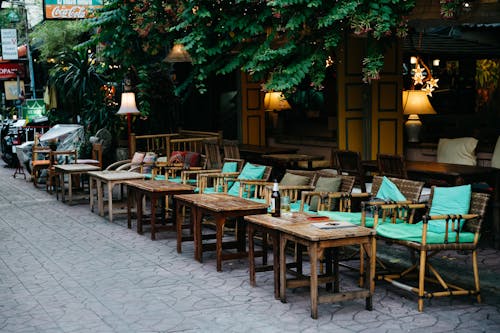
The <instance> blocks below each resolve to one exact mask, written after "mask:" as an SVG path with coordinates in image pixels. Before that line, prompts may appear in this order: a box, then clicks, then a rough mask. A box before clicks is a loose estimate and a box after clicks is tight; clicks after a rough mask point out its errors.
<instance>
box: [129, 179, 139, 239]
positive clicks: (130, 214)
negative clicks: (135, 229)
mask: <svg viewBox="0 0 500 333" xmlns="http://www.w3.org/2000/svg"><path fill="white" fill-rule="evenodd" d="M137 211H139V208H137ZM127 228H129V229H132V190H131V189H130V186H127Z"/></svg>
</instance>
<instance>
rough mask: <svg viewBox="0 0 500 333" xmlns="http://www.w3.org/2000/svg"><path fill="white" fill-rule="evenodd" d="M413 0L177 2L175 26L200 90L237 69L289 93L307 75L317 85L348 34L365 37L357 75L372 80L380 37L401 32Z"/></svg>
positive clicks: (380, 61) (378, 62) (379, 57)
mask: <svg viewBox="0 0 500 333" xmlns="http://www.w3.org/2000/svg"><path fill="white" fill-rule="evenodd" d="M414 5H415V1H414V0H353V1H339V0H336V1H331V0H218V1H212V0H201V1H191V0H185V1H182V7H183V8H182V13H181V15H180V18H179V23H178V25H177V26H175V27H174V28H173V31H177V32H179V33H181V34H182V35H183V37H182V38H181V39H180V42H181V43H183V44H184V46H185V47H186V49H187V51H188V52H189V53H190V54H191V56H192V58H193V64H194V71H193V75H192V79H194V81H195V82H197V84H198V87H199V89H200V90H204V89H205V86H204V83H203V82H204V81H205V80H206V79H207V78H208V77H209V76H210V75H213V74H226V73H229V72H231V71H234V70H237V69H242V70H244V71H246V72H248V73H250V74H253V75H254V77H256V78H258V79H264V80H265V81H266V83H265V87H264V88H266V89H275V90H285V91H286V90H292V89H293V88H294V87H296V86H297V85H298V84H299V83H300V82H301V81H302V80H304V79H305V78H306V76H309V77H310V79H311V81H312V83H313V84H314V85H315V86H320V85H321V83H322V81H323V79H324V75H325V70H324V68H325V61H326V60H327V59H328V58H329V57H334V52H335V49H336V48H337V47H339V46H340V44H341V42H342V40H343V38H344V37H345V36H346V34H347V33H349V32H353V33H355V34H364V35H366V36H367V38H368V40H369V41H371V40H372V41H374V42H369V45H370V47H369V49H368V54H367V55H366V58H365V59H364V61H363V63H362V64H360V66H362V67H363V69H364V70H363V73H364V79H365V81H369V80H371V79H376V78H378V72H379V70H380V69H381V67H382V65H383V56H382V54H383V49H384V48H383V46H384V43H383V42H384V41H386V40H390V39H392V38H395V36H398V37H400V36H403V35H404V34H405V32H406V24H405V20H404V16H405V15H406V14H408V13H409V11H410V10H411V9H412V8H413V7H414Z"/></svg>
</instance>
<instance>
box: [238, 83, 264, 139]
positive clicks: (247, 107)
mask: <svg viewBox="0 0 500 333" xmlns="http://www.w3.org/2000/svg"><path fill="white" fill-rule="evenodd" d="M260 84H261V83H260V82H257V81H253V80H252V78H251V77H250V76H249V75H247V74H245V73H241V99H242V100H241V129H242V130H241V140H242V143H244V144H252V145H259V146H265V145H266V121H265V111H264V106H263V102H264V93H263V92H262V91H261V86H260Z"/></svg>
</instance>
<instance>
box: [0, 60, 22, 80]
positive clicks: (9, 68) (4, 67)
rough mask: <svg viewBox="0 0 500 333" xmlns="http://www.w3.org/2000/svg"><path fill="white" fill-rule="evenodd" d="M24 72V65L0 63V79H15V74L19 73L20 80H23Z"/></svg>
mask: <svg viewBox="0 0 500 333" xmlns="http://www.w3.org/2000/svg"><path fill="white" fill-rule="evenodd" d="M25 72H26V71H25V69H24V64H19V63H11V62H8V63H0V79H15V78H17V73H19V76H20V77H21V78H24V74H25Z"/></svg>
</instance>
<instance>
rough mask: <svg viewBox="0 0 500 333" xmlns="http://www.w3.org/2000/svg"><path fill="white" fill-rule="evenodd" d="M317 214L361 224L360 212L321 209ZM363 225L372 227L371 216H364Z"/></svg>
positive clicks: (335, 219)
mask: <svg viewBox="0 0 500 333" xmlns="http://www.w3.org/2000/svg"><path fill="white" fill-rule="evenodd" d="M318 214H319V215H323V216H328V217H329V218H330V220H334V221H346V222H350V223H352V224H355V225H361V212H331V211H326V210H321V211H319V212H318ZM365 225H366V226H367V227H369V228H371V227H373V217H368V216H367V217H366V220H365Z"/></svg>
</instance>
